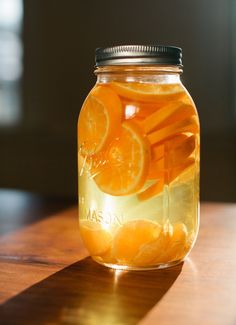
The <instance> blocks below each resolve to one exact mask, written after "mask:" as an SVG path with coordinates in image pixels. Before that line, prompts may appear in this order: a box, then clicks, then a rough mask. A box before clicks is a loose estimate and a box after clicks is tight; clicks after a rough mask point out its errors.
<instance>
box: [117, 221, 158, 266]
mask: <svg viewBox="0 0 236 325" xmlns="http://www.w3.org/2000/svg"><path fill="white" fill-rule="evenodd" d="M160 232H161V226H160V225H159V224H157V223H154V222H151V221H148V220H132V221H129V222H127V223H126V224H124V225H123V226H122V227H120V228H119V229H118V231H117V233H116V235H115V237H114V242H113V255H114V256H115V258H116V259H117V260H118V261H119V262H120V263H128V264H132V260H133V258H134V257H135V256H136V255H137V254H138V251H139V250H140V249H141V247H142V246H143V245H145V244H147V243H149V242H152V241H153V240H155V239H156V238H158V237H159V234H160Z"/></svg>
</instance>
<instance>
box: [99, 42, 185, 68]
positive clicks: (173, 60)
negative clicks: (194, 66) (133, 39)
mask: <svg viewBox="0 0 236 325" xmlns="http://www.w3.org/2000/svg"><path fill="white" fill-rule="evenodd" d="M95 62H96V66H97V67H99V66H105V65H153V64H158V65H175V66H176V65H177V66H180V67H181V66H182V49H181V48H179V47H176V46H165V45H118V46H111V47H105V48H101V47H99V48H97V49H96V51H95Z"/></svg>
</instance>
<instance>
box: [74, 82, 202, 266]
mask: <svg viewBox="0 0 236 325" xmlns="http://www.w3.org/2000/svg"><path fill="white" fill-rule="evenodd" d="M78 139H79V142H78V162H79V224H80V233H81V237H82V239H83V242H84V244H85V246H86V248H87V249H88V251H89V253H90V255H91V256H92V258H93V259H94V260H96V261H97V262H98V263H101V264H104V265H106V266H110V267H113V268H118V269H145V268H146V269H152V268H162V267H166V266H171V265H175V264H177V263H179V262H180V261H182V260H183V259H184V257H185V256H186V255H187V254H188V253H189V251H190V250H191V248H192V246H193V243H194V241H195V238H196V235H197V231H198V200H199V197H198V193H199V120H198V116H197V111H196V108H195V105H194V103H193V101H192V99H191V97H190V95H189V94H188V92H187V91H186V89H185V88H184V87H183V85H182V84H181V82H167V83H165V82H164V83H163V82H161V83H157V82H139V81H138V82H133V81H132V82H129V81H127V80H125V81H116V80H111V81H109V82H105V83H104V82H98V83H97V84H96V85H95V87H94V88H93V89H92V91H91V92H90V93H89V95H88V97H87V98H86V100H85V102H84V104H83V107H82V110H81V113H80V117H79V122H78Z"/></svg>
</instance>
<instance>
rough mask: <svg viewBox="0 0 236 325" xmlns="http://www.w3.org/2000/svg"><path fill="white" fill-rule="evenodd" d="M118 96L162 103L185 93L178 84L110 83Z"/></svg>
mask: <svg viewBox="0 0 236 325" xmlns="http://www.w3.org/2000/svg"><path fill="white" fill-rule="evenodd" d="M110 86H111V88H112V89H114V90H115V91H116V92H117V94H118V95H119V96H122V97H125V98H128V99H132V100H137V101H139V100H140V101H148V102H156V103H158V102H164V101H167V100H169V99H171V100H175V99H178V98H181V97H182V96H183V95H184V94H185V92H184V88H183V87H182V86H181V85H179V84H152V83H141V82H111V83H110Z"/></svg>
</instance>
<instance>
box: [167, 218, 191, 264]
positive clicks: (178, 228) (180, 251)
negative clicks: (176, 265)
mask: <svg viewBox="0 0 236 325" xmlns="http://www.w3.org/2000/svg"><path fill="white" fill-rule="evenodd" d="M187 236H188V231H187V228H186V226H185V224H184V223H182V222H180V223H176V224H175V225H173V236H172V239H171V242H170V244H169V247H168V250H167V252H166V258H167V259H168V261H169V262H171V261H174V260H178V259H182V258H183V257H184V256H185V255H186V252H187V249H188V245H187Z"/></svg>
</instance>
